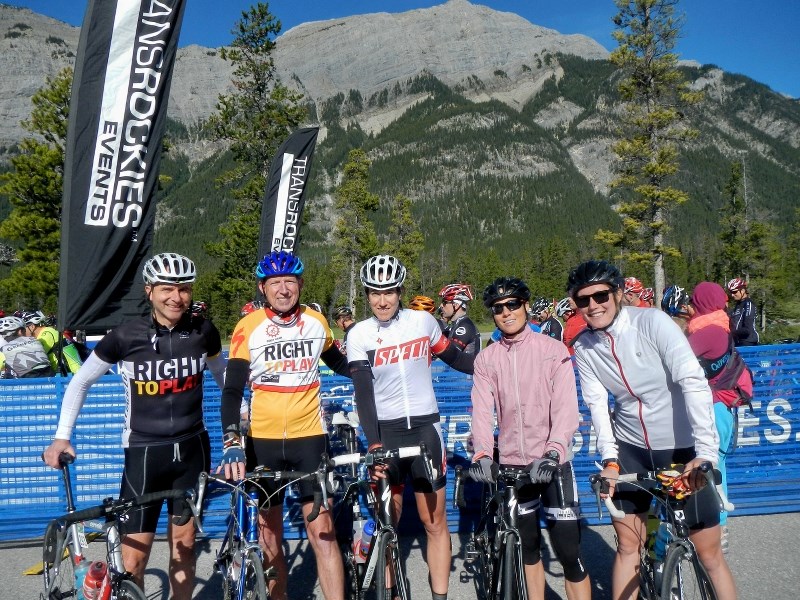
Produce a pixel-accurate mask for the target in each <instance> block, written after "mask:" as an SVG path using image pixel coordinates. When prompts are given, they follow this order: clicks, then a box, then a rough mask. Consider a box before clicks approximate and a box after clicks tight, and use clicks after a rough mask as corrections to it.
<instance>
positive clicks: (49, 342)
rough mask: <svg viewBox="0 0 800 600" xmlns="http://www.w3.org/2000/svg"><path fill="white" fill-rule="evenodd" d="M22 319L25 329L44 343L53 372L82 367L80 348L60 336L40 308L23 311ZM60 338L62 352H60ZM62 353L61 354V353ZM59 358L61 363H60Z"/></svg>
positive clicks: (72, 370) (70, 371) (72, 371)
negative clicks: (49, 324)
mask: <svg viewBox="0 0 800 600" xmlns="http://www.w3.org/2000/svg"><path fill="white" fill-rule="evenodd" d="M22 320H23V321H25V329H26V331H27V332H28V335H30V336H32V337H35V338H36V339H37V340H39V342H40V343H41V344H42V347H43V348H44V351H45V352H46V353H47V358H48V360H49V361H50V366H52V367H53V372H55V373H61V374H62V375H67V374H68V373H73V374H74V373H77V372H78V369H80V368H81V365H82V364H83V361H82V360H81V357H80V354H79V353H78V349H77V348H76V347H75V346H74V345H73V344H72V342H70V341H69V340H68V339H67V338H66V337H64V336H60V335H59V333H58V331H56V330H55V329H53V328H52V327H50V326H48V324H47V323H48V322H49V320H48V318H47V317H45V316H44V313H43V312H42V311H40V310H29V311H25V312H24V313H22ZM59 338H61V339H60V347H61V352H60V353H59V351H58V349H59ZM59 354H60V355H59ZM59 358H60V359H61V360H60V364H59Z"/></svg>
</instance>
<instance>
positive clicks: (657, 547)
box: [653, 521, 672, 590]
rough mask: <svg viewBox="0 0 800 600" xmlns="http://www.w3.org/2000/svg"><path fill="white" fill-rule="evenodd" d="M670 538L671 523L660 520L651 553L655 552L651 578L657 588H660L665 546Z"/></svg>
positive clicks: (665, 553)
mask: <svg viewBox="0 0 800 600" xmlns="http://www.w3.org/2000/svg"><path fill="white" fill-rule="evenodd" d="M671 540H672V525H670V524H669V523H664V522H663V521H662V522H661V523H660V524H659V526H658V531H656V541H655V543H654V544H653V553H654V554H655V563H654V564H653V575H654V577H653V579H654V581H655V584H656V589H657V590H660V589H661V578H662V577H663V575H664V557H665V556H666V555H667V546H669V543H670V541H671Z"/></svg>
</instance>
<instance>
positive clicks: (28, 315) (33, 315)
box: [20, 310, 47, 325]
mask: <svg viewBox="0 0 800 600" xmlns="http://www.w3.org/2000/svg"><path fill="white" fill-rule="evenodd" d="M20 318H21V319H22V320H23V321H24V322H25V325H47V317H46V316H45V315H44V313H43V312H42V311H40V310H26V311H25V312H23V313H22V317H20Z"/></svg>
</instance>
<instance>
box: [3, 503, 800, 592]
mask: <svg viewBox="0 0 800 600" xmlns="http://www.w3.org/2000/svg"><path fill="white" fill-rule="evenodd" d="M728 527H729V539H730V552H729V554H728V561H729V564H730V565H731V569H732V570H733V572H734V575H735V577H736V582H737V586H738V589H739V598H740V599H743V600H747V599H751V598H752V599H759V600H760V599H770V600H790V599H792V600H794V599H795V598H797V597H798V596H800V591H798V589H799V588H800V552H798V543H800V513H786V514H777V515H764V516H748V517H732V518H730V519H729V520H728ZM545 537H546V536H545ZM467 538H468V536H467V535H465V534H453V535H452V539H453V556H454V560H453V569H452V574H451V576H450V593H449V597H450V599H451V600H469V599H473V598H475V589H474V586H473V581H472V580H471V579H470V577H469V575H468V572H467V570H466V569H465V568H464V554H463V546H464V544H465V543H466V541H467ZM401 546H402V548H403V550H404V552H405V554H406V566H407V571H408V574H409V579H410V581H411V596H412V598H415V599H416V600H427V598H430V590H429V588H428V585H427V579H428V578H427V567H426V566H425V562H424V552H425V540H424V535H422V536H421V538H420V537H403V538H402V540H401ZM218 547H219V541H218V540H203V541H202V542H201V543H200V544H199V548H198V551H199V556H198V562H197V584H196V587H195V593H194V598H197V599H200V600H212V599H217V598H221V597H222V591H221V584H220V577H219V575H218V574H216V573H214V570H213V557H214V552H216V549H217V548H218ZM582 549H583V554H584V557H585V560H586V565H587V569H588V571H589V574H590V576H591V577H592V590H593V593H592V597H593V598H594V599H595V600H605V599H609V598H610V597H611V593H610V572H611V562H612V560H613V553H614V532H613V529H612V528H611V526H610V525H606V526H597V527H588V528H585V529H584V534H583V540H582ZM285 550H286V554H287V560H288V563H289V568H290V575H289V578H290V583H289V590H290V598H291V600H312V599H317V600H323V597H322V594H321V593H320V590H319V587H318V586H317V583H316V568H315V564H314V555H313V552H312V550H311V548H310V547H309V545H308V542H307V541H305V540H298V541H290V542H287V543H286V547H285ZM40 556H41V548H40V546H39V545H38V544H37V543H35V542H32V541H31V542H18V543H12V542H6V543H3V544H0V564H2V568H0V598H15V599H17V598H31V599H34V598H38V597H39V592H40V588H41V576H35V575H23V572H24V571H25V570H26V569H28V568H30V567H31V566H33V565H35V564H37V563H38V562H39V560H40ZM167 558H168V557H167V550H166V543H165V542H164V541H163V540H157V541H156V544H155V546H154V548H153V554H152V556H151V559H150V564H149V566H148V569H147V573H146V578H145V592H146V594H147V597H148V598H149V599H150V600H167V599H168V597H169V586H168V583H167V576H166V568H167ZM543 560H544V563H545V570H546V572H547V594H546V598H547V600H554V599H556V598H562V599H563V598H566V595H565V593H564V582H563V577H562V574H561V567H560V565H559V564H558V561H557V560H555V558H554V555H553V552H552V549H551V548H550V546H549V544H548V545H547V546H546V547H545V549H544V551H543Z"/></svg>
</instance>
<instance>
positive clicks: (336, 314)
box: [333, 304, 353, 321]
mask: <svg viewBox="0 0 800 600" xmlns="http://www.w3.org/2000/svg"><path fill="white" fill-rule="evenodd" d="M342 317H348V318H350V319H352V318H353V309H352V308H350V307H349V306H347V305H346V304H342V305H341V306H337V307H336V308H334V309H333V320H334V321H335V320H337V319H341V318H342Z"/></svg>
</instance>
